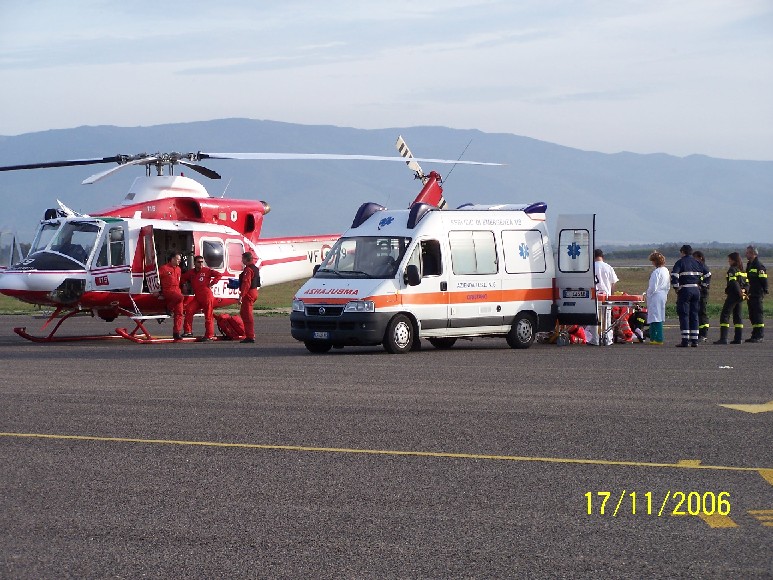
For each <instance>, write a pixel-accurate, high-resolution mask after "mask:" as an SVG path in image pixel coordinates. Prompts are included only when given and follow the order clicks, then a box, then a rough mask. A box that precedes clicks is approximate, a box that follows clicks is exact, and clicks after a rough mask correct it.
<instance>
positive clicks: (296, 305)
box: [293, 300, 306, 312]
mask: <svg viewBox="0 0 773 580" xmlns="http://www.w3.org/2000/svg"><path fill="white" fill-rule="evenodd" d="M305 311H306V308H305V307H304V305H303V300H293V312H305Z"/></svg>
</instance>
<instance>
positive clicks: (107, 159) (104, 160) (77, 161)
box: [0, 155, 121, 171]
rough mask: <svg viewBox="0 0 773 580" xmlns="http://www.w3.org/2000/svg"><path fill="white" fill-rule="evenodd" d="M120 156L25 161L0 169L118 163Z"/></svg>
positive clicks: (11, 169) (13, 169)
mask: <svg viewBox="0 0 773 580" xmlns="http://www.w3.org/2000/svg"><path fill="white" fill-rule="evenodd" d="M120 160H121V157H120V156H119V155H113V156H112V157H97V158H94V159H68V160H65V161H49V162H47V163H27V164H24V165H6V166H5V167H0V171H16V170H17V169H45V168H47V167H73V166H75V165H95V164H97V163H118V162H120Z"/></svg>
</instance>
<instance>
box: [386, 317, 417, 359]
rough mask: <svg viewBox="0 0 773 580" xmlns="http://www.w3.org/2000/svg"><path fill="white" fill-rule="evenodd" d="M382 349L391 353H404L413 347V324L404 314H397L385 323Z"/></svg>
mask: <svg viewBox="0 0 773 580" xmlns="http://www.w3.org/2000/svg"><path fill="white" fill-rule="evenodd" d="M383 345H384V349H385V350H386V351H387V352H388V353H391V354H405V353H406V352H409V351H410V350H411V348H412V347H413V324H412V323H411V319H410V318H408V317H407V316H406V315H405V314H398V315H396V316H395V317H394V318H392V320H390V321H389V324H388V325H387V329H386V332H385V333H384V342H383Z"/></svg>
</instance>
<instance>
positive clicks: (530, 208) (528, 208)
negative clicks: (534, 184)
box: [456, 201, 548, 214]
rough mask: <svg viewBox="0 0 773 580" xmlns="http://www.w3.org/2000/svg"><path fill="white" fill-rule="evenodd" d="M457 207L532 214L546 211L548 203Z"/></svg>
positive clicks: (466, 209)
mask: <svg viewBox="0 0 773 580" xmlns="http://www.w3.org/2000/svg"><path fill="white" fill-rule="evenodd" d="M456 209H460V210H465V211H522V212H524V213H528V214H532V213H545V212H546V211H547V209H548V204H546V203H545V202H544V201H537V202H534V203H525V204H517V203H507V204H500V205H483V204H474V203H465V204H464V205H460V206H459V207H458V208H456Z"/></svg>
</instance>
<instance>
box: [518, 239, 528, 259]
mask: <svg viewBox="0 0 773 580" xmlns="http://www.w3.org/2000/svg"><path fill="white" fill-rule="evenodd" d="M518 253H519V254H520V255H521V258H523V259H524V260H525V259H526V258H528V257H529V246H527V245H526V244H524V243H522V244H521V245H520V246H518Z"/></svg>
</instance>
